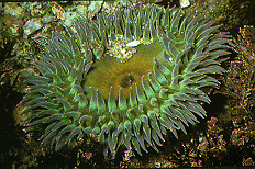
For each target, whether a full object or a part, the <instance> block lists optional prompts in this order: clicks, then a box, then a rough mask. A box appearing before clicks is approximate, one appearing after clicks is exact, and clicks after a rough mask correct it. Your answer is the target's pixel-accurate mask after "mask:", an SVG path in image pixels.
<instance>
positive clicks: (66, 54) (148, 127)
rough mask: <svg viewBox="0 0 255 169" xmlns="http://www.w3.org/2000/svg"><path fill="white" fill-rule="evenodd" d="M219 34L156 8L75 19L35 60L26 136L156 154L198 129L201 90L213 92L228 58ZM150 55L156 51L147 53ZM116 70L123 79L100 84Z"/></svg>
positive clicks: (204, 21)
mask: <svg viewBox="0 0 255 169" xmlns="http://www.w3.org/2000/svg"><path fill="white" fill-rule="evenodd" d="M218 28H219V25H217V24H216V21H215V20H212V21H211V20H209V19H208V18H204V17H203V16H201V15H199V14H196V13H195V12H194V11H190V12H187V13H185V12H183V11H182V10H181V9H174V8H173V9H164V8H159V7H157V6H156V5H142V4H140V5H138V6H137V7H130V8H129V9H125V10H123V11H122V10H120V9H116V10H114V11H113V12H111V13H106V12H102V13H100V14H98V16H97V20H90V19H88V18H86V17H84V18H83V17H80V18H78V19H77V20H76V21H75V22H74V23H73V25H72V26H71V27H70V28H69V27H66V34H60V33H58V32H53V33H52V39H51V40H48V45H47V46H45V54H44V55H39V56H37V57H36V59H35V60H34V68H35V70H37V72H39V73H38V74H35V75H34V76H31V77H27V78H26V82H27V84H28V85H29V86H28V87H27V89H25V90H24V91H25V92H26V95H25V96H24V99H23V101H22V102H21V103H20V105H22V106H23V107H24V108H23V110H22V112H21V114H26V115H27V116H28V117H27V119H26V120H25V121H24V122H23V124H24V125H25V126H27V127H28V129H27V130H28V131H29V129H33V128H36V127H37V126H46V128H45V133H44V134H43V135H42V136H41V137H40V138H39V139H40V140H42V144H46V145H50V146H51V147H55V149H56V150H59V149H61V148H62V147H63V146H65V145H66V144H67V145H69V146H76V145H77V142H78V141H79V139H81V138H82V137H83V136H84V135H95V136H100V142H101V143H102V144H105V145H107V146H106V148H105V149H104V155H107V152H108V150H110V152H111V153H113V154H114V153H115V151H116V150H117V149H118V148H119V147H120V146H121V145H124V146H125V147H126V148H127V149H135V150H136V152H137V153H138V154H140V155H142V154H143V151H145V152H146V153H147V152H148V151H147V149H146V147H147V145H150V146H152V147H153V148H154V149H155V150H156V151H158V149H157V146H162V144H161V142H162V141H163V142H164V141H165V139H164V135H166V133H167V130H169V131H170V132H172V133H173V134H174V135H175V137H177V138H178V135H177V130H179V129H180V130H181V131H182V132H184V133H187V132H186V129H185V125H186V126H189V125H190V124H192V125H195V124H196V123H199V121H198V119H197V116H196V115H198V116H200V117H201V118H204V116H206V115H207V113H206V111H205V110H204V109H203V108H202V106H201V103H203V102H207V103H210V99H209V97H208V95H207V93H206V92H205V90H204V88H205V87H211V88H213V87H217V86H218V84H219V83H220V82H219V81H218V80H216V79H214V78H212V77H210V75H211V74H222V73H223V72H224V71H225V70H224V69H223V68H222V67H220V66H219V65H220V63H221V62H222V61H223V60H225V59H226V58H223V59H222V58H221V56H224V55H228V54H229V53H228V52H226V48H228V45H227V43H228V41H229V39H228V35H227V34H226V33H221V32H219V31H218ZM149 48H153V49H154V48H155V50H153V51H150V52H147V53H146V51H147V50H149ZM150 50H151V49H150ZM153 52H154V53H153ZM142 53H143V55H142ZM144 55H148V56H146V57H145V56H144ZM104 59H108V60H109V62H110V63H112V64H111V65H106V62H105V65H103V61H104ZM92 60H93V61H92ZM118 60H119V61H121V62H115V61H118ZM93 62H94V63H93ZM134 62H136V65H135V63H134ZM98 63H100V64H102V65H100V64H98ZM134 65H135V66H136V67H135V68H134ZM147 65H148V67H149V68H148V69H146V70H145V71H144V72H142V71H141V72H140V70H141V69H142V68H143V67H146V66H147ZM104 66H105V67H104ZM132 66H133V67H132ZM116 67H117V68H116ZM91 68H92V69H91ZM99 69H102V70H103V71H102V74H99V73H98V71H97V70H99ZM131 69H132V70H131ZM122 70H123V72H124V73H122V74H125V77H124V78H122V77H121V78H120V79H121V80H118V79H117V80H116V78H115V80H114V79H113V78H114V76H112V77H111V78H110V80H108V81H111V82H110V83H109V84H105V83H104V82H105V81H104V74H103V73H106V74H107V73H108V74H111V73H116V72H118V71H119V72H120V75H122V74H121V71H122ZM108 74H107V75H108ZM96 76H99V79H96ZM92 80H94V82H95V83H92V82H91V81H92ZM84 81H85V83H84ZM101 83H102V84H101ZM107 83H108V82H107ZM98 86H99V87H98ZM102 86H106V87H105V88H106V89H103V87H102Z"/></svg>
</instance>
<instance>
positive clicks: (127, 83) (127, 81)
mask: <svg viewBox="0 0 255 169" xmlns="http://www.w3.org/2000/svg"><path fill="white" fill-rule="evenodd" d="M134 82H135V78H134V77H133V76H132V75H130V74H127V75H126V76H125V77H123V78H121V80H120V86H121V87H123V88H129V87H131V86H132V84H133V83H134Z"/></svg>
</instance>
